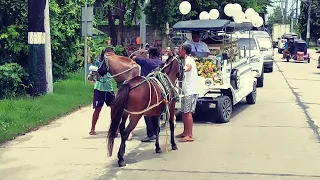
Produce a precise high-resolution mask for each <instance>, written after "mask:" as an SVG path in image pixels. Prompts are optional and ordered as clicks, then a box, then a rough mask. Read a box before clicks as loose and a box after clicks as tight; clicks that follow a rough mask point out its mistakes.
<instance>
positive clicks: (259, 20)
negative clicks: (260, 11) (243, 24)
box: [253, 16, 263, 27]
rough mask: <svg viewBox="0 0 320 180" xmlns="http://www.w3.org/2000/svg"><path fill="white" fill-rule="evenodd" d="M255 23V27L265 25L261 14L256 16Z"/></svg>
mask: <svg viewBox="0 0 320 180" xmlns="http://www.w3.org/2000/svg"><path fill="white" fill-rule="evenodd" d="M253 24H254V27H261V26H262V25H263V19H262V17H260V16H259V17H258V18H256V19H255V21H254V23H253Z"/></svg>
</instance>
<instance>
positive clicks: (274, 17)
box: [268, 7, 283, 27]
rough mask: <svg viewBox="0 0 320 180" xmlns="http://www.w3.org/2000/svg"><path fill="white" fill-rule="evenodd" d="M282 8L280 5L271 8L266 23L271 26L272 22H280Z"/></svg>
mask: <svg viewBox="0 0 320 180" xmlns="http://www.w3.org/2000/svg"><path fill="white" fill-rule="evenodd" d="M282 18H283V15H282V10H281V8H280V7H276V8H274V10H273V13H272V14H271V15H270V16H269V18H268V25H269V26H270V27H272V26H273V25H274V24H280V23H282Z"/></svg>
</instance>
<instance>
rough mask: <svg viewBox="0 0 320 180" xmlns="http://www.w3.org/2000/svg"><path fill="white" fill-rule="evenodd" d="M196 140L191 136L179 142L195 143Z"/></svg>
mask: <svg viewBox="0 0 320 180" xmlns="http://www.w3.org/2000/svg"><path fill="white" fill-rule="evenodd" d="M193 141H194V140H193V139H192V137H190V136H186V137H184V138H182V139H180V140H179V142H193Z"/></svg>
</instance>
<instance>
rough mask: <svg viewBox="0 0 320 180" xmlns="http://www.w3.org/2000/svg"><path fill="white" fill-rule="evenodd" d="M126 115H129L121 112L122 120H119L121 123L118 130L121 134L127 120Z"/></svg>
mask: <svg viewBox="0 0 320 180" xmlns="http://www.w3.org/2000/svg"><path fill="white" fill-rule="evenodd" d="M128 116H129V115H128V114H123V115H122V121H121V124H120V126H119V130H120V134H121V135H122V134H123V131H124V129H125V128H126V122H127V119H128Z"/></svg>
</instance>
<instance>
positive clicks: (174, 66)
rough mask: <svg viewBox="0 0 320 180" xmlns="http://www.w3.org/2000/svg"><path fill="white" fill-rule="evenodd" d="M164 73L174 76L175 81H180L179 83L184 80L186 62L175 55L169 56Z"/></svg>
mask: <svg viewBox="0 0 320 180" xmlns="http://www.w3.org/2000/svg"><path fill="white" fill-rule="evenodd" d="M162 69H163V70H162V71H163V72H164V73H166V74H168V75H169V77H171V76H172V78H174V79H176V78H177V79H178V80H179V81H182V80H183V77H184V61H183V60H182V59H181V58H180V57H179V56H178V55H177V54H175V53H171V54H169V57H168V59H167V60H166V63H165V64H163V67H162ZM173 76H174V77H173Z"/></svg>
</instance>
